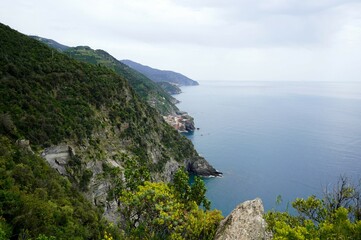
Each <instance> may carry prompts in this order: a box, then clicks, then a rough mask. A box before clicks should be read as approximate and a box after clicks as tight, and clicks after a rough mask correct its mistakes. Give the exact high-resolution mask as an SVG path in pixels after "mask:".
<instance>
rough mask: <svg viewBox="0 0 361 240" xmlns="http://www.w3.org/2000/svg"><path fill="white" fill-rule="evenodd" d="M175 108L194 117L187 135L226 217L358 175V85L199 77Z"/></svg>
mask: <svg viewBox="0 0 361 240" xmlns="http://www.w3.org/2000/svg"><path fill="white" fill-rule="evenodd" d="M200 84H201V85H200V86H196V87H183V88H182V91H183V93H182V94H180V95H178V96H177V98H178V99H179V100H180V101H181V103H180V104H179V108H180V109H182V110H184V111H187V112H188V113H189V114H191V115H192V116H193V117H194V118H195V123H196V127H198V128H200V130H198V131H195V132H194V134H193V135H189V136H188V137H189V138H190V139H191V140H192V141H193V143H194V145H195V147H196V149H197V150H198V152H199V153H200V154H201V155H202V156H204V157H205V158H206V159H207V160H208V161H209V162H210V163H211V164H212V165H213V166H214V167H215V168H217V169H218V170H220V171H222V172H223V173H224V176H223V178H213V179H206V185H207V189H208V193H207V194H208V198H209V199H210V200H211V202H212V207H214V208H217V209H220V210H222V212H223V214H224V215H227V214H228V213H229V212H230V211H231V210H232V209H233V208H234V207H235V206H236V205H237V204H239V203H240V202H243V201H245V200H248V199H253V198H255V197H260V198H261V199H262V200H263V203H264V205H265V209H266V210H270V209H272V208H274V207H275V206H276V205H275V201H276V198H277V196H278V195H281V196H282V199H283V204H282V205H281V206H278V208H277V209H280V210H283V208H285V206H286V204H287V202H290V201H293V200H294V199H295V198H296V197H307V196H309V195H311V194H315V195H318V196H320V195H321V194H322V191H323V189H324V188H325V187H326V186H327V185H329V184H330V183H334V182H335V181H336V180H337V178H338V177H339V176H340V175H341V174H345V175H347V176H349V177H352V178H353V179H354V180H357V179H359V178H361V83H325V82H201V83H200Z"/></svg>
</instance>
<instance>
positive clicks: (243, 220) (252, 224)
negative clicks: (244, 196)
mask: <svg viewBox="0 0 361 240" xmlns="http://www.w3.org/2000/svg"><path fill="white" fill-rule="evenodd" d="M263 213H264V210H263V204H262V200H261V199H259V198H256V199H254V200H251V201H246V202H244V203H242V204H240V205H238V206H237V207H236V208H235V209H234V210H233V211H232V212H231V213H230V214H229V215H228V216H227V217H226V218H225V219H224V220H222V221H221V223H220V225H219V227H218V229H217V233H216V237H215V240H232V239H238V240H258V239H264V240H268V239H272V236H271V234H270V233H268V232H267V231H266V221H265V220H264V219H263Z"/></svg>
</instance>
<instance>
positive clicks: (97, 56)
mask: <svg viewBox="0 0 361 240" xmlns="http://www.w3.org/2000/svg"><path fill="white" fill-rule="evenodd" d="M66 54H68V55H69V56H71V57H73V58H75V59H77V60H80V61H83V62H87V63H91V64H95V65H101V66H105V67H107V68H110V69H112V70H114V71H115V72H116V73H117V74H118V75H120V76H122V77H123V78H124V79H126V80H127V81H128V82H129V84H130V85H131V86H132V88H133V89H134V90H135V92H136V93H137V94H138V96H140V97H141V98H142V99H143V100H145V101H146V102H148V104H150V105H151V106H153V107H154V108H155V109H157V110H158V111H159V112H160V113H161V114H162V115H168V114H172V113H175V112H177V111H178V108H177V107H176V106H175V105H174V103H176V101H177V100H176V99H174V98H173V97H172V96H170V95H169V94H167V93H166V92H165V91H164V90H163V89H162V88H161V87H159V86H158V85H157V84H156V83H154V82H153V81H151V80H150V79H148V78H147V77H146V76H144V75H143V74H141V73H139V72H137V71H135V70H133V69H132V68H130V67H128V66H127V65H125V64H123V63H121V62H119V61H118V60H117V59H115V58H114V57H112V56H111V55H110V54H109V53H107V52H105V51H103V50H93V49H91V48H89V47H75V48H68V49H67V50H66Z"/></svg>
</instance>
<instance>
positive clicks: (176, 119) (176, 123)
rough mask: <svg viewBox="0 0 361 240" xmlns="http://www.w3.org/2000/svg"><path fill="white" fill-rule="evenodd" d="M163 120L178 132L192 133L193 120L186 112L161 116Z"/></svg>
mask: <svg viewBox="0 0 361 240" xmlns="http://www.w3.org/2000/svg"><path fill="white" fill-rule="evenodd" d="M163 118H164V120H165V121H166V122H167V123H168V124H169V125H171V126H172V127H173V128H175V129H176V130H178V131H179V132H193V131H194V129H195V127H194V122H193V118H192V117H191V116H189V115H188V113H187V112H178V113H177V114H173V115H168V116H163Z"/></svg>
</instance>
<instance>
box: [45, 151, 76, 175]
mask: <svg viewBox="0 0 361 240" xmlns="http://www.w3.org/2000/svg"><path fill="white" fill-rule="evenodd" d="M74 155H75V152H74V149H73V148H71V147H70V146H68V145H66V144H61V145H58V146H52V147H49V148H46V149H45V150H44V152H43V153H42V154H41V156H42V157H43V158H45V159H46V161H47V162H48V163H49V165H50V166H51V167H52V168H54V169H56V170H57V171H58V172H59V173H60V174H61V175H63V176H65V175H67V171H66V169H65V166H66V165H67V163H68V161H69V159H70V158H71V157H72V156H74Z"/></svg>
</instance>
